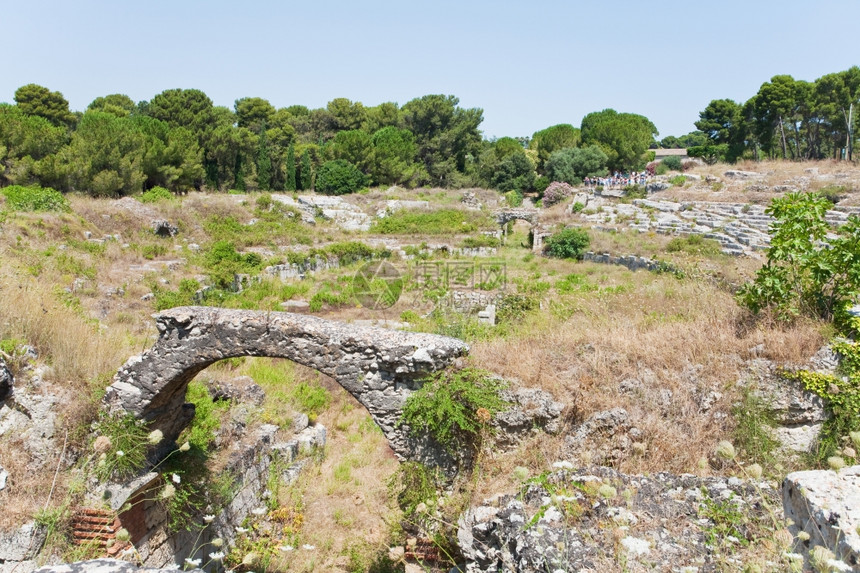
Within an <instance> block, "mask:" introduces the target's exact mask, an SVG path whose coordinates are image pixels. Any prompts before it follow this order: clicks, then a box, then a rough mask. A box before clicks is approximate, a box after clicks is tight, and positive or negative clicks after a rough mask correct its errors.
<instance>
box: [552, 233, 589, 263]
mask: <svg viewBox="0 0 860 573" xmlns="http://www.w3.org/2000/svg"><path fill="white" fill-rule="evenodd" d="M590 242H591V238H590V237H589V236H588V232H587V231H585V229H578V228H575V227H568V228H567V229H564V230H563V231H561V232H559V233H556V234H555V235H552V236H550V237H549V238H548V239H547V240H546V246H545V247H544V252H545V253H546V254H547V255H549V256H551V257H558V258H560V259H581V258H582V255H583V253H585V250H586V249H587V248H588V245H589V243H590Z"/></svg>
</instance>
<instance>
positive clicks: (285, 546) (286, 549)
mask: <svg viewBox="0 0 860 573" xmlns="http://www.w3.org/2000/svg"><path fill="white" fill-rule="evenodd" d="M279 549H280V550H281V551H292V550H293V549H295V547H293V546H292V545H281V546H280V547H279Z"/></svg>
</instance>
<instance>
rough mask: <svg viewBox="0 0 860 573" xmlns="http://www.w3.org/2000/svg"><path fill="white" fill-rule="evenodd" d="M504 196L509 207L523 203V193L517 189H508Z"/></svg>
mask: <svg viewBox="0 0 860 573" xmlns="http://www.w3.org/2000/svg"><path fill="white" fill-rule="evenodd" d="M504 198H505V202H506V203H507V204H508V207H519V206H521V205H522V204H523V194H522V193H520V192H519V191H517V190H514V191H508V192H507V193H505V194H504Z"/></svg>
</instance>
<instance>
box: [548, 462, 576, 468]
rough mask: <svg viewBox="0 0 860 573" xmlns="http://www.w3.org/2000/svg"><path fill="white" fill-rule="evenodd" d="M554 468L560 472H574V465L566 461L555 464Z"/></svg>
mask: <svg viewBox="0 0 860 573" xmlns="http://www.w3.org/2000/svg"><path fill="white" fill-rule="evenodd" d="M552 467H554V468H556V469H559V470H572V469H573V464H572V463H570V462H568V461H566V460H565V461H561V462H555V463H554V464H552Z"/></svg>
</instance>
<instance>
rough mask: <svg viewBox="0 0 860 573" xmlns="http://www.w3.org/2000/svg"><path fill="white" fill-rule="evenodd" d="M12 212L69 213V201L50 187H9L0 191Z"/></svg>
mask: <svg viewBox="0 0 860 573" xmlns="http://www.w3.org/2000/svg"><path fill="white" fill-rule="evenodd" d="M0 195H3V196H4V197H5V198H6V205H7V206H8V207H9V208H10V209H11V210H13V211H63V212H65V211H70V210H71V207H70V206H69V200H68V199H66V198H65V197H64V196H63V194H62V193H60V192H59V191H57V190H56V189H51V188H50V187H40V186H38V185H34V186H32V187H24V186H23V185H10V186H9V187H4V188H3V189H0Z"/></svg>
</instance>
